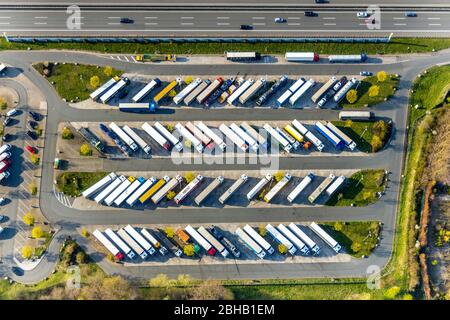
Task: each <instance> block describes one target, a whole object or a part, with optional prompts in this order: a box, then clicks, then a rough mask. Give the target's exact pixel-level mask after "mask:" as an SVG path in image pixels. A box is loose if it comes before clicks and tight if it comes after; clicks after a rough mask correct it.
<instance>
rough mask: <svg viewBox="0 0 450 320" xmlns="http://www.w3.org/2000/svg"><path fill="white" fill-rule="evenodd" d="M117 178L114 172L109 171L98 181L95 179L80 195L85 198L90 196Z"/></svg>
mask: <svg viewBox="0 0 450 320" xmlns="http://www.w3.org/2000/svg"><path fill="white" fill-rule="evenodd" d="M116 178H117V175H116V173H115V172H111V173H110V174H108V175H107V176H105V177H103V178H102V179H100V180H99V181H97V182H96V183H95V184H93V185H92V186H90V187H89V188H87V189H86V190H84V191H83V192H82V193H81V195H82V196H83V197H85V198H90V197H91V196H93V195H94V194H96V193H97V192H99V191H100V190H102V189H103V188H104V187H106V186H107V185H108V184H110V183H111V182H112V181H113V180H114V179H116Z"/></svg>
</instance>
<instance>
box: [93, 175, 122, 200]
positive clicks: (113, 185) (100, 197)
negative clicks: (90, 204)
mask: <svg viewBox="0 0 450 320" xmlns="http://www.w3.org/2000/svg"><path fill="white" fill-rule="evenodd" d="M126 179H127V178H126V177H125V176H124V175H121V176H120V177H118V178H116V179H115V180H114V181H113V182H111V183H110V184H109V185H108V186H107V187H106V188H105V189H104V190H103V191H102V192H100V193H99V194H98V195H97V196H96V197H95V198H94V201H95V202H97V203H101V202H102V201H103V200H104V199H106V197H107V196H109V194H110V193H111V192H113V191H114V190H115V189H116V188H117V187H118V186H119V185H120V184H121V183H122V182H124V181H125V180H126Z"/></svg>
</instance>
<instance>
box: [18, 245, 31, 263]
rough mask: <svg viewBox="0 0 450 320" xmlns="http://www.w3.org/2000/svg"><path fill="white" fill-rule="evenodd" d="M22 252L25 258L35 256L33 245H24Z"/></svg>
mask: <svg viewBox="0 0 450 320" xmlns="http://www.w3.org/2000/svg"><path fill="white" fill-rule="evenodd" d="M21 251H22V252H21V253H22V258H24V259H27V260H28V259H30V258H31V257H32V256H33V251H34V250H33V248H32V247H30V246H23V247H22V250H21Z"/></svg>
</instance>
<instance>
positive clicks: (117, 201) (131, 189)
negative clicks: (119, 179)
mask: <svg viewBox="0 0 450 320" xmlns="http://www.w3.org/2000/svg"><path fill="white" fill-rule="evenodd" d="M143 182H145V179H144V178H143V177H139V178H137V179H136V180H134V182H133V183H131V185H130V186H129V187H128V188H126V189H125V191H124V192H122V193H121V194H120V196H118V197H117V198H116V199H115V200H114V204H115V205H116V206H118V207H119V206H120V205H121V204H122V203H123V202H124V201H125V200H126V199H127V198H128V197H129V196H130V195H131V194H132V193H133V192H134V191H136V190H137V188H139V187H140V186H141V184H142V183H143Z"/></svg>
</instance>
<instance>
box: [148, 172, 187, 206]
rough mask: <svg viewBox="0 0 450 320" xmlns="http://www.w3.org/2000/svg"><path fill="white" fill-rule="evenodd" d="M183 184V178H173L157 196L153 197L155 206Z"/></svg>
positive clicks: (178, 176)
mask: <svg viewBox="0 0 450 320" xmlns="http://www.w3.org/2000/svg"><path fill="white" fill-rule="evenodd" d="M182 182H183V178H182V177H181V176H180V175H177V176H176V177H174V178H172V180H170V181H169V182H167V183H166V184H165V185H164V186H163V187H162V188H161V189H159V190H158V192H156V194H155V195H153V197H152V201H153V203H154V204H158V203H159V202H160V201H161V200H162V199H163V198H164V197H165V196H166V195H167V193H168V192H169V191H172V190H173V189H175V187H176V186H178V185H179V184H180V183H182Z"/></svg>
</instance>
